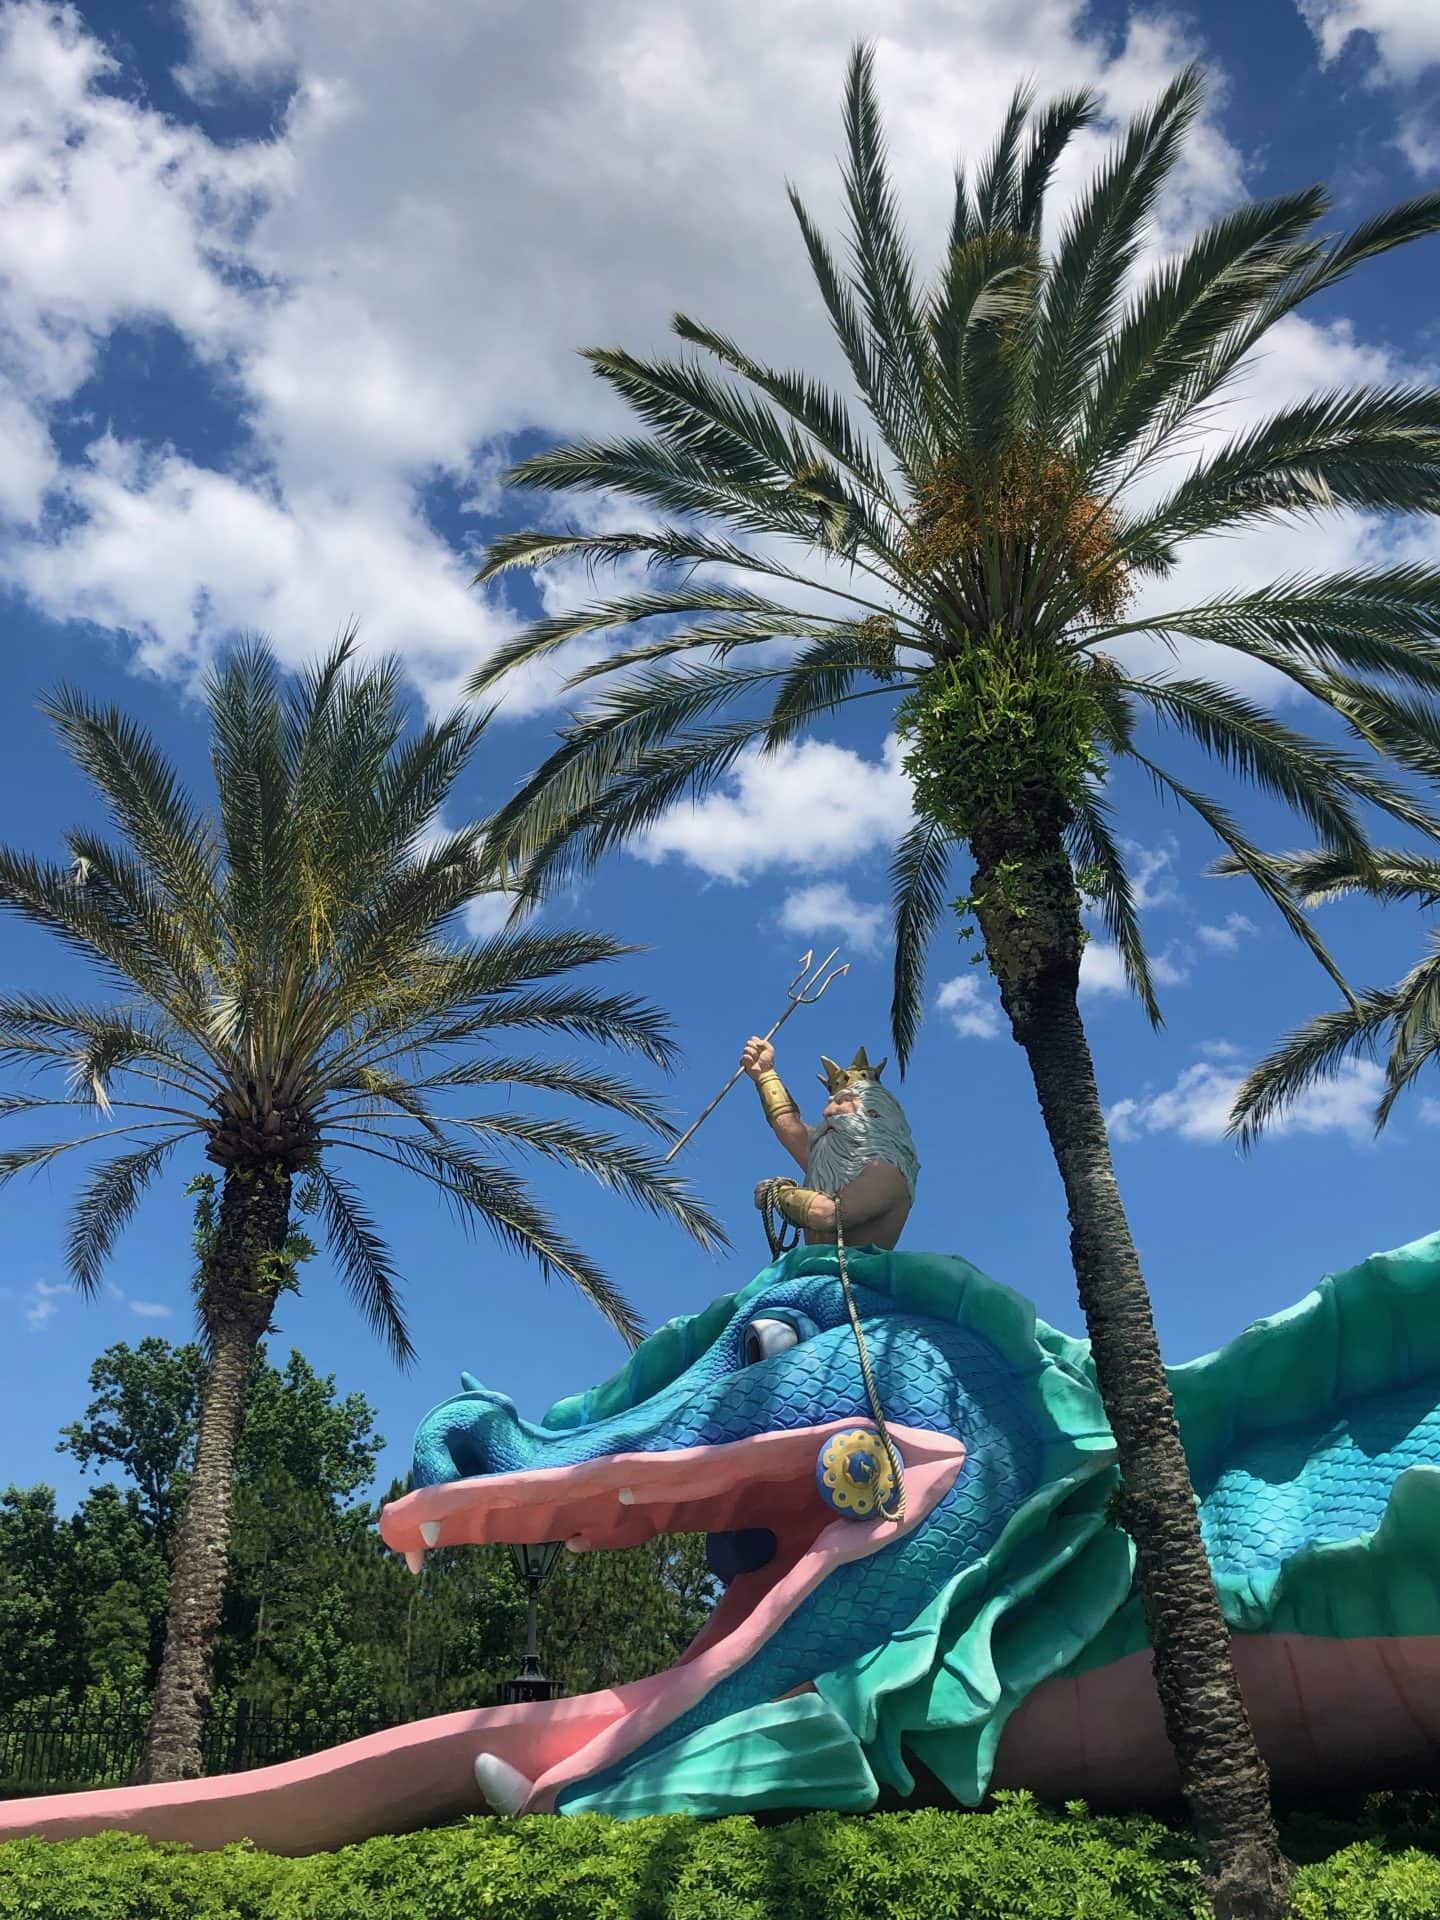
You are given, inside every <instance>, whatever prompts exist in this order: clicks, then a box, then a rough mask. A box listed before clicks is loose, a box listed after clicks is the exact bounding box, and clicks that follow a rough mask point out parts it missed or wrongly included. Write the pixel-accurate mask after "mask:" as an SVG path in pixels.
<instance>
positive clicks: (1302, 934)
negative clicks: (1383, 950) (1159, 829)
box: [1130, 752, 1353, 1001]
mask: <svg viewBox="0 0 1440 1920" xmlns="http://www.w3.org/2000/svg"><path fill="white" fill-rule="evenodd" d="M1130 757H1131V758H1132V759H1133V760H1135V761H1136V762H1137V764H1138V765H1140V766H1142V767H1144V769H1145V770H1146V772H1147V773H1148V774H1149V775H1150V778H1151V779H1152V780H1153V781H1154V783H1155V785H1156V787H1157V789H1158V790H1159V791H1160V792H1162V793H1169V794H1172V795H1173V796H1174V797H1175V799H1177V800H1178V801H1180V802H1181V803H1182V805H1184V806H1187V807H1189V809H1190V810H1191V812H1192V813H1194V814H1195V815H1196V816H1197V817H1198V818H1199V819H1200V820H1202V821H1203V822H1204V824H1205V825H1206V826H1207V827H1209V829H1210V831H1211V832H1212V833H1213V834H1214V835H1215V837H1216V839H1217V840H1219V841H1220V843H1221V845H1222V846H1224V847H1225V848H1226V850H1227V852H1228V854H1229V856H1230V859H1231V861H1232V862H1233V870H1234V871H1235V872H1237V873H1246V874H1248V875H1249V877H1250V878H1251V879H1252V880H1253V881H1254V882H1255V884H1256V886H1257V887H1259V889H1260V891H1261V892H1262V893H1263V894H1264V895H1265V898H1266V899H1267V900H1268V901H1269V902H1270V904H1271V906H1273V907H1274V908H1275V910H1276V911H1277V912H1278V913H1279V915H1280V917H1281V919H1282V920H1283V921H1284V922H1285V924H1286V926H1288V927H1289V929H1290V931H1291V932H1292V933H1293V934H1294V935H1295V937H1296V938H1297V939H1298V940H1299V941H1300V942H1301V944H1302V945H1303V946H1305V947H1306V948H1308V949H1309V951H1310V953H1311V954H1313V955H1314V957H1315V959H1316V960H1318V961H1319V963H1320V965H1321V966H1322V967H1323V968H1324V969H1325V971H1326V973H1328V974H1329V976H1330V978H1331V979H1332V980H1333V981H1334V982H1335V984H1336V986H1337V987H1339V989H1340V991H1341V992H1342V993H1343V994H1344V995H1345V997H1346V999H1347V1001H1348V1000H1350V999H1352V998H1353V996H1352V994H1351V991H1350V988H1349V986H1348V984H1347V983H1346V980H1345V976H1344V975H1343V974H1342V973H1341V971H1340V969H1339V967H1338V966H1337V965H1336V963H1335V961H1334V960H1333V959H1332V958H1331V957H1330V952H1329V949H1328V948H1327V947H1326V945H1325V942H1324V941H1323V940H1322V939H1321V938H1320V936H1319V934H1318V933H1317V932H1316V931H1315V929H1314V927H1312V926H1311V924H1310V922H1309V920H1308V919H1307V918H1306V916H1305V914H1304V913H1303V912H1302V911H1301V909H1300V908H1299V906H1298V905H1297V904H1296V902H1295V900H1294V899H1293V897H1292V896H1291V894H1290V892H1289V889H1288V888H1287V887H1286V885H1285V882H1284V879H1283V877H1282V876H1281V875H1280V874H1279V873H1278V872H1277V871H1276V870H1275V868H1274V867H1273V865H1272V864H1271V862H1270V861H1269V860H1268V859H1267V857H1266V855H1265V854H1264V853H1263V852H1262V851H1261V850H1260V848H1259V847H1257V846H1255V845H1254V844H1253V842H1251V841H1250V840H1249V839H1247V838H1246V836H1245V835H1244V834H1243V833H1242V832H1241V831H1240V828H1239V826H1238V824H1237V823H1236V821H1235V820H1234V819H1233V818H1232V817H1231V815H1230V814H1229V813H1228V812H1227V811H1226V809H1225V808H1224V807H1222V806H1220V805H1219V803H1218V802H1217V801H1214V800H1211V799H1209V798H1208V797H1207V796H1206V795H1205V794H1202V793H1198V792H1197V791H1196V790H1195V788H1193V787H1190V786H1187V785H1186V784H1185V783H1184V782H1183V781H1181V780H1177V779H1175V777H1174V776H1173V775H1172V774H1168V773H1166V771H1165V769H1164V768H1163V767H1160V766H1157V765H1156V764H1155V762H1154V761H1153V760H1150V759H1148V758H1147V757H1146V755H1144V754H1143V753H1138V752H1132V754H1131V756H1130Z"/></svg>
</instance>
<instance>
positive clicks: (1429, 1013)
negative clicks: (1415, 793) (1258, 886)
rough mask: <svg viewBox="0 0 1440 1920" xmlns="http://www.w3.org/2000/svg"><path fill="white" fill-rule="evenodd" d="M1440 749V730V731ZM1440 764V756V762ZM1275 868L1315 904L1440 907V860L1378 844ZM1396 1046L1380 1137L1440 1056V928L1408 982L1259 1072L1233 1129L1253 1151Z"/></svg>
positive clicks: (1335, 1016) (1272, 1058)
mask: <svg viewBox="0 0 1440 1920" xmlns="http://www.w3.org/2000/svg"><path fill="white" fill-rule="evenodd" d="M1436 731H1437V744H1440V728H1437V730H1436ZM1436 765H1437V768H1440V759H1437V763H1436ZM1269 865H1270V867H1271V869H1272V871H1273V872H1274V874H1275V875H1276V877H1277V879H1280V880H1283V882H1284V883H1285V885H1287V886H1288V887H1289V888H1290V890H1291V891H1292V892H1293V893H1294V894H1295V895H1296V897H1297V899H1299V900H1301V901H1303V903H1304V904H1305V905H1306V906H1319V905H1321V904H1322V903H1323V902H1325V901H1327V900H1338V899H1341V898H1343V897H1344V896H1345V895H1347V894H1357V893H1358V894H1365V895H1368V896H1369V897H1370V898H1371V899H1373V900H1379V901H1383V902H1385V903H1387V904H1389V903H1393V902H1397V901H1398V902H1404V903H1405V904H1407V905H1410V906H1414V907H1419V908H1422V909H1424V908H1429V907H1435V906H1440V854H1437V853H1435V852H1433V851H1423V852H1408V851H1404V850H1399V849H1394V848H1376V849H1375V850H1374V852H1373V853H1371V854H1370V856H1369V857H1368V858H1367V859H1365V860H1362V861H1355V860H1353V859H1351V858H1350V857H1349V856H1348V855H1344V854H1334V853H1329V852H1326V851H1324V850H1320V851H1318V852H1314V853H1303V854H1287V855H1279V856H1277V857H1275V858H1273V859H1272V860H1271V861H1270V862H1269ZM1382 1042H1384V1043H1385V1045H1386V1059H1385V1086H1384V1090H1383V1092H1382V1094H1381V1096H1380V1100H1379V1103H1378V1104H1377V1106H1376V1109H1375V1130H1376V1132H1377V1133H1378V1132H1380V1131H1381V1130H1382V1129H1383V1128H1384V1126H1385V1124H1386V1122H1387V1121H1388V1120H1389V1118H1390V1115H1391V1113H1392V1111H1393V1110H1394V1106H1395V1102H1396V1101H1397V1100H1398V1099H1399V1097H1400V1095H1401V1094H1402V1093H1403V1092H1404V1091H1405V1089H1406V1088H1407V1087H1408V1086H1409V1085H1410V1083H1411V1082H1412V1081H1413V1080H1414V1079H1415V1077H1416V1075H1417V1074H1418V1073H1419V1072H1420V1070H1421V1068H1422V1067H1424V1066H1425V1065H1426V1063H1427V1062H1430V1061H1436V1060H1440V928H1436V927H1431V928H1430V929H1429V930H1428V931H1427V933H1426V935H1425V954H1424V957H1423V959H1421V960H1419V961H1417V962H1416V964H1415V965H1414V966H1413V967H1412V968H1411V969H1410V971H1409V973H1407V974H1406V975H1405V977H1404V979H1403V980H1397V981H1396V982H1395V984H1394V985H1393V986H1390V987H1367V988H1365V989H1364V990H1363V991H1362V992H1360V993H1355V994H1352V995H1350V997H1349V998H1348V999H1347V1000H1346V1002H1345V1004H1344V1005H1343V1006H1340V1007H1336V1008H1334V1009H1333V1010H1332V1011H1330V1012H1328V1013H1319V1014H1316V1016H1315V1018H1314V1019H1313V1020H1310V1021H1307V1022H1306V1024H1305V1025H1304V1026H1303V1027H1299V1028H1297V1029H1296V1030H1295V1032H1294V1033H1291V1034H1287V1035H1286V1037H1285V1039H1284V1040H1282V1041H1281V1043H1280V1045H1279V1046H1278V1047H1276V1048H1275V1050H1274V1051H1273V1052H1272V1053H1270V1054H1267V1055H1266V1057H1265V1059H1263V1060H1262V1061H1261V1062H1260V1064H1259V1065H1258V1066H1257V1067H1255V1068H1254V1070H1253V1071H1252V1072H1251V1073H1250V1075H1249V1076H1248V1077H1247V1079H1246V1080H1245V1082H1244V1084H1243V1085H1242V1086H1241V1088H1240V1091H1239V1093H1238V1094H1237V1095H1236V1099H1235V1107H1234V1111H1233V1113H1232V1115H1231V1120H1230V1131H1231V1132H1232V1133H1235V1134H1238V1136H1239V1138H1240V1141H1241V1143H1242V1145H1244V1146H1247V1147H1248V1146H1252V1145H1253V1144H1254V1142H1255V1140H1256V1139H1257V1138H1258V1137H1259V1135H1260V1134H1261V1133H1262V1132H1263V1131H1264V1129H1265V1127H1266V1126H1268V1125H1270V1124H1271V1123H1272V1122H1273V1121H1276V1120H1279V1119H1281V1118H1283V1116H1284V1114H1285V1112H1286V1110H1287V1109H1288V1108H1289V1107H1290V1106H1291V1105H1292V1104H1293V1103H1294V1101H1295V1100H1296V1099H1298V1097H1299V1096H1300V1095H1301V1094H1302V1093H1303V1092H1304V1091H1305V1089H1306V1088H1307V1087H1311V1086H1313V1085H1314V1084H1315V1083H1316V1082H1317V1081H1319V1080H1329V1079H1333V1078H1334V1076H1335V1075H1336V1074H1337V1073H1338V1072H1339V1071H1340V1069H1341V1067H1342V1066H1343V1065H1344V1063H1345V1061H1346V1060H1347V1059H1350V1058H1352V1057H1353V1056H1355V1055H1357V1054H1359V1055H1367V1056H1371V1057H1373V1056H1374V1054H1375V1053H1376V1052H1377V1051H1378V1049H1379V1047H1380V1045H1381V1044H1382Z"/></svg>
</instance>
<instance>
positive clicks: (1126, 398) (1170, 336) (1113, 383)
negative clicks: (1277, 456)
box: [1075, 187, 1326, 483]
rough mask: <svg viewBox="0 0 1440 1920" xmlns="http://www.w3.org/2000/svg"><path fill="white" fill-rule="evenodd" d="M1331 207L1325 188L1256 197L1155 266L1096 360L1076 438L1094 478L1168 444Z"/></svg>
mask: <svg viewBox="0 0 1440 1920" xmlns="http://www.w3.org/2000/svg"><path fill="white" fill-rule="evenodd" d="M1325 204H1326V201H1325V194H1324V192H1323V190H1322V189H1321V188H1319V187H1311V188H1307V189H1305V190H1304V191H1302V192H1300V193H1293V194H1287V195H1284V196H1283V197H1281V198H1279V199H1274V200H1261V201H1251V202H1249V203H1247V204H1246V205H1245V206H1243V207H1238V208H1236V209H1235V211H1234V212H1232V213H1228V214H1225V215H1223V216H1222V217H1221V218H1219V219H1217V220H1215V221H1213V222H1212V223H1211V225H1210V226H1208V227H1206V228H1205V229H1204V231H1203V232H1201V233H1200V234H1199V235H1197V237H1196V238H1195V239H1194V240H1193V241H1191V243H1190V245H1189V246H1188V247H1186V248H1185V250H1184V251H1183V252H1182V253H1180V254H1179V255H1178V256H1176V257H1174V258H1172V259H1170V260H1167V261H1165V262H1163V263H1162V264H1161V265H1159V266H1158V267H1156V268H1155V269H1154V271H1153V272H1152V273H1151V275H1150V277H1149V279H1148V280H1147V282H1146V283H1145V284H1144V285H1143V286H1142V287H1141V289H1140V290H1139V292H1137V293H1136V294H1135V295H1134V296H1133V298H1132V299H1131V301H1130V303H1129V306H1128V309H1127V311H1126V312H1125V313H1124V315H1123V316H1122V317H1121V319H1120V321H1119V323H1118V325H1117V326H1116V327H1115V329H1114V331H1113V332H1112V333H1111V334H1110V336H1109V338H1108V339H1107V340H1106V341H1105V344H1104V347H1103V349H1102V351H1101V353H1100V356H1099V360H1098V364H1097V367H1096V373H1095V381H1094V386H1093V389H1092V391H1091V392H1090V394H1089V395H1088V396H1087V398H1086V401H1085V404H1084V407H1083V409H1082V412H1081V416H1080V419H1079V422H1078V431H1077V435H1076V441H1075V459H1076V462H1077V465H1078V466H1079V467H1080V469H1081V470H1082V471H1083V472H1084V473H1085V474H1086V475H1087V476H1096V475H1100V474H1104V473H1105V472H1106V471H1107V470H1108V469H1109V468H1110V467H1111V466H1112V464H1114V463H1116V462H1120V463H1123V465H1124V467H1125V469H1126V470H1127V473H1129V474H1133V473H1135V472H1138V471H1139V470H1140V468H1141V467H1142V466H1143V465H1144V462H1145V460H1146V459H1147V458H1148V457H1149V456H1150V455H1152V454H1153V453H1154V452H1156V451H1158V450H1159V449H1160V448H1162V447H1164V446H1166V445H1167V444H1168V442H1169V440H1170V439H1171V437H1172V436H1173V434H1174V432H1175V430H1176V429H1177V428H1178V427H1179V426H1180V425H1181V424H1183V422H1184V421H1185V420H1186V419H1188V418H1189V417H1190V414H1191V412H1192V405H1193V399H1194V394H1195V392H1196V391H1197V390H1198V389H1201V388H1203V387H1204V385H1205V379H1206V375H1207V374H1208V371H1209V363H1210V358H1211V356H1212V355H1213V353H1214V351H1215V347H1216V343H1217V341H1220V340H1223V339H1224V338H1225V336H1226V334H1227V333H1228V331H1229V330H1230V329H1231V328H1232V327H1234V326H1235V325H1237V324H1238V323H1239V322H1240V321H1242V320H1243V319H1244V318H1245V316H1246V315H1247V314H1249V313H1250V312H1251V311H1252V310H1253V309H1254V306H1255V303H1256V301H1257V299H1260V298H1263V297H1264V296H1265V294H1266V293H1267V292H1268V291H1269V290H1270V289H1271V288H1273V287H1275V286H1277V285H1280V284H1282V283H1283V282H1284V280H1285V279H1286V277H1287V276H1288V275H1289V273H1290V272H1291V271H1292V268H1293V264H1294V260H1295V250H1296V248H1297V246H1298V245H1299V244H1300V242H1301V241H1302V240H1303V238H1304V235H1305V234H1306V232H1307V231H1308V230H1309V228H1310V227H1311V226H1312V225H1313V223H1314V222H1315V220H1316V219H1318V218H1319V216H1320V214H1321V213H1322V212H1323V211H1324V209H1325ZM1092 483H1093V482H1092Z"/></svg>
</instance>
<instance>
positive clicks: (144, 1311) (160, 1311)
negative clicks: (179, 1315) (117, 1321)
mask: <svg viewBox="0 0 1440 1920" xmlns="http://www.w3.org/2000/svg"><path fill="white" fill-rule="evenodd" d="M130 1311H131V1312H132V1313H138V1314H139V1316H140V1318H141V1319H142V1320H168V1319H169V1318H170V1312H171V1310H170V1308H169V1307H167V1306H166V1305H165V1304H164V1302H163V1301H160V1300H132V1301H131V1302H130Z"/></svg>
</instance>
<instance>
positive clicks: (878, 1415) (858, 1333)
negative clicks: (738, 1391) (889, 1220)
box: [756, 1180, 905, 1524]
mask: <svg viewBox="0 0 1440 1920" xmlns="http://www.w3.org/2000/svg"><path fill="white" fill-rule="evenodd" d="M788 1184H793V1183H790V1182H785V1181H781V1180H766V1181H765V1182H763V1184H762V1186H761V1188H760V1190H759V1192H758V1193H757V1196H756V1199H757V1203H758V1205H759V1208H760V1218H761V1220H762V1221H763V1223H764V1226H765V1239H766V1242H767V1244H768V1246H769V1248H770V1258H771V1259H772V1260H778V1259H779V1258H780V1256H781V1254H782V1253H789V1252H790V1250H791V1248H792V1247H798V1246H799V1244H800V1229H799V1227H797V1226H796V1225H795V1224H794V1223H793V1222H792V1221H789V1220H787V1219H786V1218H785V1216H784V1214H783V1213H781V1211H780V1198H779V1196H780V1191H781V1189H782V1187H784V1186H785V1185H788ZM826 1198H827V1199H828V1200H829V1201H830V1202H831V1204H832V1205H833V1206H834V1208H835V1252H836V1255H837V1258H838V1261H839V1266H840V1286H841V1289H842V1290H843V1292H844V1295H845V1310H846V1312H847V1313H848V1314H849V1316H850V1325H851V1327H852V1329H853V1330H854V1334H855V1350H856V1352H857V1353H858V1354H859V1356H860V1378H861V1379H862V1380H863V1381H864V1382H865V1398H866V1399H867V1400H868V1401H869V1403H870V1415H871V1418H872V1419H873V1420H874V1422H875V1431H876V1432H877V1433H878V1434H879V1436H880V1444H881V1446H882V1447H883V1448H884V1449H885V1458H886V1459H887V1460H888V1461H889V1463H890V1472H891V1475H892V1478H893V1482H894V1491H893V1492H892V1494H891V1496H890V1504H889V1505H888V1506H887V1505H885V1504H883V1503H882V1504H881V1506H880V1508H879V1513H880V1517H881V1519H882V1520H894V1521H895V1522H896V1523H897V1524H900V1523H903V1521H904V1519H905V1462H904V1461H903V1460H902V1459H901V1457H900V1450H899V1448H898V1447H897V1446H896V1445H895V1442H894V1441H893V1440H892V1439H891V1437H890V1429H889V1427H888V1426H887V1425H886V1423H885V1409H884V1408H883V1407H882V1406H881V1404H880V1390H879V1388H878V1387H877V1386H876V1385H875V1374H874V1371H873V1370H872V1368H871V1365H870V1349H869V1347H868V1346H867V1345H866V1341H865V1329H864V1327H863V1326H862V1325H861V1324H860V1314H859V1310H858V1308H857V1307H856V1305H855V1295H854V1293H853V1291H852V1290H851V1286H850V1267H849V1262H848V1261H847V1259H846V1257H845V1223H844V1221H843V1220H842V1219H841V1217H840V1196H839V1194H838V1193H831V1194H827V1195H826Z"/></svg>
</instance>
